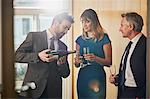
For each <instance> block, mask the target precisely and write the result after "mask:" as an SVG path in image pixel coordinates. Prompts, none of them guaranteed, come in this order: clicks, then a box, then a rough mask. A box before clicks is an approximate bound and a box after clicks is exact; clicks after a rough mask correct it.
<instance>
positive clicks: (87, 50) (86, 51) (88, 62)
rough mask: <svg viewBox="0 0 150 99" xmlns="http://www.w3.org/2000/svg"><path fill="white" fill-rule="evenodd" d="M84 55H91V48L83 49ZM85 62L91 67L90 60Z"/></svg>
mask: <svg viewBox="0 0 150 99" xmlns="http://www.w3.org/2000/svg"><path fill="white" fill-rule="evenodd" d="M83 53H84V54H90V49H89V47H84V48H83ZM85 60H86V62H87V63H86V65H91V63H90V61H89V60H88V59H86V58H85Z"/></svg>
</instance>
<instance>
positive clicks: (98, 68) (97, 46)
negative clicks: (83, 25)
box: [76, 34, 111, 99]
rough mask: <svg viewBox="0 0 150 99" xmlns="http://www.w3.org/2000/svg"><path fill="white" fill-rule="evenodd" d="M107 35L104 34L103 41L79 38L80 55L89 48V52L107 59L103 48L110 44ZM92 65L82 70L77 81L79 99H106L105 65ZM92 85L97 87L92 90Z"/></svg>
mask: <svg viewBox="0 0 150 99" xmlns="http://www.w3.org/2000/svg"><path fill="white" fill-rule="evenodd" d="M110 42H111V41H110V39H109V37H108V35H107V34H104V37H103V39H101V40H99V41H98V40H97V41H95V40H93V39H83V37H82V36H79V37H78V38H77V40H76V43H77V44H78V45H79V46H80V55H81V56H82V55H83V48H84V47H89V52H90V53H93V54H94V55H96V56H99V57H101V58H105V55H104V50H103V46H104V45H105V44H108V43H110ZM90 63H91V65H88V66H85V67H83V68H80V70H79V73H78V79H77V93H78V99H105V98H106V74H105V71H104V68H103V64H100V63H97V62H95V61H93V62H90ZM92 84H96V87H94V88H92V87H91V86H92Z"/></svg>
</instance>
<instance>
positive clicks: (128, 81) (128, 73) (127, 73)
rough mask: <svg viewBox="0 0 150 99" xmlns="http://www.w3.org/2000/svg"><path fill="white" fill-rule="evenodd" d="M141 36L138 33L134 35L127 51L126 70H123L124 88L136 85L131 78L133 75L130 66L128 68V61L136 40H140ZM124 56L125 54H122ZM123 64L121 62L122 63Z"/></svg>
mask: <svg viewBox="0 0 150 99" xmlns="http://www.w3.org/2000/svg"><path fill="white" fill-rule="evenodd" d="M141 36H142V33H139V34H138V35H136V36H135V37H134V38H133V39H132V40H131V42H132V45H131V48H130V50H129V55H128V58H127V64H126V70H125V79H126V80H125V86H128V87H137V84H136V82H135V79H134V76H133V73H132V70H131V66H130V59H131V56H132V53H133V51H134V49H135V46H136V44H137V42H138V40H139V39H140V37H141ZM124 55H125V54H124ZM123 60H124V56H123ZM122 63H123V61H122Z"/></svg>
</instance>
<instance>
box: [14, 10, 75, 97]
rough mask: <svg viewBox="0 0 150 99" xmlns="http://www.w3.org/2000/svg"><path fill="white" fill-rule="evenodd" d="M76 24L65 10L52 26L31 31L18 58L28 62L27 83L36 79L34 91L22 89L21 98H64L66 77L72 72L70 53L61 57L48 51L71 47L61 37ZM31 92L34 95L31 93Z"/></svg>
mask: <svg viewBox="0 0 150 99" xmlns="http://www.w3.org/2000/svg"><path fill="white" fill-rule="evenodd" d="M72 23H74V21H73V17H72V16H70V15H68V14H67V13H61V14H58V15H56V16H55V17H54V19H53V22H52V25H51V27H50V28H49V29H47V30H45V31H42V32H30V33H29V34H28V35H27V38H26V40H25V41H24V42H23V43H22V44H21V45H20V47H19V48H18V49H17V51H16V53H15V61H16V62H22V63H28V69H27V72H26V75H25V78H24V82H23V85H26V84H27V83H30V82H34V83H35V85H36V88H35V89H34V90H30V93H28V91H22V92H21V93H20V94H19V96H20V98H25V97H30V98H49V99H61V98H62V77H63V78H66V77H68V76H69V74H70V69H69V64H68V61H67V56H63V57H57V56H54V55H52V54H47V52H49V51H51V50H67V46H66V45H65V44H64V43H63V42H62V41H61V40H60V38H62V37H63V36H64V35H65V34H66V33H67V31H68V30H69V29H70V27H71V24H72ZM29 94H30V96H29Z"/></svg>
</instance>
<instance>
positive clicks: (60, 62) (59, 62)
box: [57, 56, 67, 65]
mask: <svg viewBox="0 0 150 99" xmlns="http://www.w3.org/2000/svg"><path fill="white" fill-rule="evenodd" d="M66 61H67V58H66V56H63V57H60V58H59V59H58V61H57V64H58V65H61V64H64V63H66Z"/></svg>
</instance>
